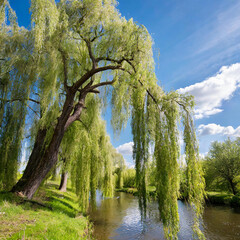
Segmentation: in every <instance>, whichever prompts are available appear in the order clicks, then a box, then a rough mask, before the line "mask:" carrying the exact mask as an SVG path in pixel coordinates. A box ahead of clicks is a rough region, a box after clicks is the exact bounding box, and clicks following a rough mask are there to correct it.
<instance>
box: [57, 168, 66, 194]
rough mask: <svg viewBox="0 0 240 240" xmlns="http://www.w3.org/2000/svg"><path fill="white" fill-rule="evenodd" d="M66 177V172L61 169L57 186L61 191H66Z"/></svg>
mask: <svg viewBox="0 0 240 240" xmlns="http://www.w3.org/2000/svg"><path fill="white" fill-rule="evenodd" d="M67 179H68V172H65V171H63V172H62V175H61V183H60V186H59V190H60V191H61V192H66V191H67Z"/></svg>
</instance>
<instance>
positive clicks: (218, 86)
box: [10, 0, 240, 166]
mask: <svg viewBox="0 0 240 240" xmlns="http://www.w3.org/2000/svg"><path fill="white" fill-rule="evenodd" d="M10 4H11V6H12V8H13V9H14V10H15V11H16V13H17V15H18V20H19V24H20V25H21V26H25V27H27V26H29V20H30V15H29V10H28V8H29V0H22V1H16V0H10ZM118 9H119V11H120V13H121V14H122V16H125V17H126V19H130V18H133V20H134V21H135V22H137V23H139V24H143V25H144V26H146V28H147V29H148V31H149V33H150V34H151V36H152V39H153V42H154V45H153V52H154V58H155V62H156V75H157V78H158V82H159V84H160V85H161V86H162V87H163V89H164V90H165V91H172V90H178V91H179V92H180V93H186V92H188V93H190V94H192V95H194V97H195V102H196V107H195V127H196V132H197V137H198V139H199V150H200V153H201V154H202V155H205V154H206V153H207V152H208V150H209V147H210V145H211V142H213V141H224V140H225V139H226V138H227V137H231V138H233V139H234V138H235V137H240V111H239V110H240V108H239V107H240V96H239V95H240V14H239V13H240V1H236V0H211V1H202V0H194V1H193V0H181V1H179V0H148V1H146V0H119V1H118ZM159 52H160V55H159ZM103 117H104V119H105V120H106V122H107V131H108V133H109V135H110V137H111V142H112V144H113V146H114V147H115V148H117V150H118V151H119V152H120V153H122V154H123V156H124V158H125V159H126V161H127V163H128V165H129V166H132V165H133V162H132V146H133V142H132V134H131V127H130V122H129V123H128V124H127V127H126V129H125V130H123V131H122V133H121V134H120V135H119V136H118V137H115V136H114V134H113V130H112V128H111V124H110V117H111V114H110V109H109V108H108V109H107V111H106V113H105V115H104V116H103Z"/></svg>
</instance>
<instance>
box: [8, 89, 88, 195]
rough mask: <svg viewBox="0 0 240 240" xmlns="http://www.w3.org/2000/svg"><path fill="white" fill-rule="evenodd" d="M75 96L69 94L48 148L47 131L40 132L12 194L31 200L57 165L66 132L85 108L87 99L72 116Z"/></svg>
mask: <svg viewBox="0 0 240 240" xmlns="http://www.w3.org/2000/svg"><path fill="white" fill-rule="evenodd" d="M74 96H75V93H71V92H69V93H68V94H67V96H66V100H65V103H64V106H63V110H62V113H61V116H60V117H59V118H58V122H57V125H56V126H55V128H54V133H53V135H52V138H51V140H50V143H49V145H48V146H47V147H46V146H45V137H46V133H47V131H46V130H39V131H38V134H37V137H36V141H35V144H34V148H33V151H32V153H31V156H30V159H29V162H28V164H27V167H26V170H25V171H24V174H23V176H22V178H21V179H20V180H19V181H18V182H17V184H16V185H15V186H14V187H13V189H12V192H20V193H22V194H23V195H24V196H26V197H27V198H28V199H31V198H32V197H33V195H34V193H35V192H36V190H37V189H38V187H39V186H40V184H41V183H42V181H43V180H44V178H45V177H46V175H47V174H48V172H49V171H50V170H51V169H52V168H53V167H54V166H55V165H56V163H57V160H58V151H59V147H60V144H61V141H62V138H63V136H64V132H65V131H66V130H67V128H68V126H69V125H70V124H71V123H72V122H73V121H75V120H76V119H77V118H79V117H80V115H81V112H82V109H83V106H84V101H85V97H84V98H82V99H81V100H79V104H78V106H77V108H76V107H75V109H74V112H73V114H72V115H71V113H72V111H73V104H74ZM73 116H74V117H73Z"/></svg>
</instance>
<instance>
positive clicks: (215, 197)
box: [206, 192, 240, 208]
mask: <svg viewBox="0 0 240 240" xmlns="http://www.w3.org/2000/svg"><path fill="white" fill-rule="evenodd" d="M206 201H207V202H209V203H211V204H218V205H229V206H231V207H236V208H240V194H237V195H235V196H234V195H233V194H229V193H224V192H207V199H206Z"/></svg>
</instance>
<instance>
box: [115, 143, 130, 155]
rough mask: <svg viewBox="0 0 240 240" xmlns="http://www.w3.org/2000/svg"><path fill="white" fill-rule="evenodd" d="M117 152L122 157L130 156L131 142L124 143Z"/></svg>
mask: <svg viewBox="0 0 240 240" xmlns="http://www.w3.org/2000/svg"><path fill="white" fill-rule="evenodd" d="M116 149H117V152H119V153H121V154H124V155H132V152H133V142H129V143H124V144H122V145H120V146H118V147H117V148H116Z"/></svg>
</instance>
